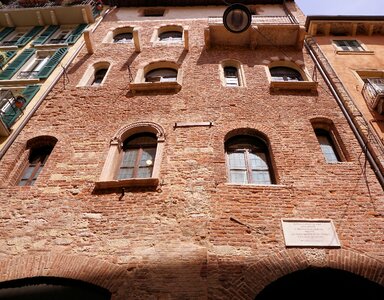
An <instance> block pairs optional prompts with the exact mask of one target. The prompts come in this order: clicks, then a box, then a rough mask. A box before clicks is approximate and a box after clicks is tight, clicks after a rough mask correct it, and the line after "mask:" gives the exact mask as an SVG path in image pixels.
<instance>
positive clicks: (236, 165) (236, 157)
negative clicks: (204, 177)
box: [228, 152, 246, 169]
mask: <svg viewBox="0 0 384 300" xmlns="http://www.w3.org/2000/svg"><path fill="white" fill-rule="evenodd" d="M228 160H229V168H230V169H245V168H246V167H245V156H244V153H242V152H232V153H228Z"/></svg>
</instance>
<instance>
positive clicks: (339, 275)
mask: <svg viewBox="0 0 384 300" xmlns="http://www.w3.org/2000/svg"><path fill="white" fill-rule="evenodd" d="M276 299H289V300H291V299H292V300H304V299H305V300H308V299H311V300H320V299H321V300H324V299H327V300H341V299H348V300H351V299H352V300H354V299H355V300H384V287H383V286H381V285H379V284H377V283H375V282H372V281H370V280H368V279H366V278H364V277H361V276H358V275H355V274H352V273H350V272H346V271H341V270H336V269H330V268H318V269H317V268H310V269H306V270H301V271H297V272H294V273H291V274H288V275H286V276H283V277H281V278H279V279H278V280H276V281H274V282H272V283H271V284H270V285H268V286H267V287H265V288H264V290H262V291H261V293H260V294H259V295H257V296H256V298H255V300H276Z"/></svg>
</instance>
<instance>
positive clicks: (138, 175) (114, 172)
mask: <svg viewBox="0 0 384 300" xmlns="http://www.w3.org/2000/svg"><path fill="white" fill-rule="evenodd" d="M164 142H165V133H164V130H163V128H162V127H161V126H160V125H158V124H156V123H152V122H137V123H133V124H130V125H127V126H124V127H123V128H121V129H120V130H119V131H118V132H117V133H116V134H115V135H114V136H113V138H112V139H111V142H110V145H109V150H108V154H107V158H106V160H105V163H104V167H103V169H102V172H101V175H100V178H99V181H98V182H96V188H97V189H102V188H116V187H129V186H157V185H158V183H159V175H160V165H161V159H162V153H163V149H164Z"/></svg>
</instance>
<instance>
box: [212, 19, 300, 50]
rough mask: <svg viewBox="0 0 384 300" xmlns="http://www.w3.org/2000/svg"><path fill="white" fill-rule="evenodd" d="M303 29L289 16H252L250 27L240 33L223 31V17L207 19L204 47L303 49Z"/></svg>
mask: <svg viewBox="0 0 384 300" xmlns="http://www.w3.org/2000/svg"><path fill="white" fill-rule="evenodd" d="M304 36H305V28H304V27H303V26H300V25H299V23H298V21H297V20H296V18H295V17H294V16H292V15H290V14H287V15H281V16H263V15H253V16H252V22H251V26H250V28H249V29H248V30H246V31H244V32H242V33H231V32H229V31H228V30H226V29H225V27H224V24H223V17H222V16H217V17H209V18H208V27H207V28H206V29H205V45H206V47H207V48H210V47H214V46H246V47H249V48H251V49H255V48H256V47H257V46H258V45H263V46H265V45H267V46H270V45H273V46H295V47H296V48H298V49H301V48H302V47H303V43H304Z"/></svg>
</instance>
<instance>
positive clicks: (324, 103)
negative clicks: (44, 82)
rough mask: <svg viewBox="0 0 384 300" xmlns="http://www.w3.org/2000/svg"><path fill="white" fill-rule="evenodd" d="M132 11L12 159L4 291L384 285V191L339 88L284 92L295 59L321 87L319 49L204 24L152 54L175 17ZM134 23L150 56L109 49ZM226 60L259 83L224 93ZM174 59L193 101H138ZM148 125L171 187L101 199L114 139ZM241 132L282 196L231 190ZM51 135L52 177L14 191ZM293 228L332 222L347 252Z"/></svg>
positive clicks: (217, 292) (64, 84) (73, 72)
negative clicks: (326, 147)
mask: <svg viewBox="0 0 384 300" xmlns="http://www.w3.org/2000/svg"><path fill="white" fill-rule="evenodd" d="M289 5H290V8H292V7H293V6H294V4H292V3H290V4H289ZM122 11H123V10H122ZM122 11H120V10H119V9H117V8H116V9H114V10H112V12H111V13H110V14H109V15H107V16H106V17H105V19H104V20H103V21H102V22H101V23H100V25H99V26H98V27H97V29H96V30H95V32H94V34H93V37H94V42H95V49H94V54H92V55H90V54H88V53H87V50H86V49H85V47H84V48H83V49H82V51H81V52H80V53H79V55H78V57H77V58H76V59H75V60H74V62H73V63H72V64H71V65H70V67H69V68H68V69H67V72H66V76H63V77H62V79H61V80H59V82H58V83H57V84H56V86H55V87H54V88H53V90H52V91H51V92H50V93H49V95H48V97H47V98H46V100H45V101H44V103H43V105H42V106H41V107H40V108H39V110H38V111H37V112H36V114H35V115H34V116H33V118H32V119H31V120H30V122H29V123H28V124H27V126H26V127H25V128H24V130H23V131H22V132H21V134H20V135H19V136H18V138H17V139H16V140H15V142H14V143H13V145H12V146H11V147H10V149H9V150H8V151H7V153H6V155H5V156H4V157H3V159H2V161H1V162H0V165H1V167H0V178H1V180H0V182H2V186H1V190H0V195H1V197H0V201H1V205H2V211H1V218H0V221H1V225H0V226H1V228H2V230H1V232H2V234H1V239H0V245H1V246H0V249H1V253H0V265H1V266H2V267H1V277H0V279H1V280H2V281H6V280H10V279H16V278H25V277H33V276H48V275H49V276H58V277H68V278H74V279H80V280H84V281H87V282H91V283H94V284H96V285H100V286H102V287H105V288H107V289H108V290H110V291H111V292H112V294H113V295H112V299H113V300H120V299H207V298H209V299H254V297H255V296H256V295H257V294H258V293H259V292H260V291H261V290H262V289H263V288H264V287H265V286H267V285H268V284H269V283H271V282H273V281H274V280H276V279H277V278H279V277H281V276H283V275H285V274H289V273H291V272H293V271H296V270H301V269H305V268H307V267H310V266H312V267H331V268H336V269H342V270H346V271H350V272H352V273H355V274H357V275H361V276H363V277H366V278H368V279H370V280H371V281H374V282H377V283H379V284H384V268H383V265H384V264H383V260H384V256H383V255H384V253H383V240H382V237H383V229H384V227H383V217H382V216H383V212H384V211H383V207H384V206H383V200H384V198H383V190H382V188H381V186H380V184H379V183H378V181H377V179H376V177H375V174H374V172H373V171H372V169H371V168H370V165H369V163H368V162H367V160H366V158H365V155H364V151H363V150H362V149H361V147H360V146H359V144H358V142H357V140H356V138H355V136H354V134H353V132H352V130H351V128H350V126H349V124H348V122H347V121H346V119H345V117H344V116H343V114H342V112H341V110H340V109H339V107H338V105H337V103H336V101H335V100H334V98H333V96H332V95H331V93H330V91H329V89H328V87H327V85H326V84H325V83H324V81H323V80H322V78H321V76H318V81H319V85H318V88H317V92H310V91H289V92H288V91H278V92H273V93H272V92H270V87H269V81H268V68H267V64H268V63H266V62H268V61H272V60H276V57H278V59H280V58H283V59H284V58H285V57H289V59H288V60H290V61H292V62H296V61H301V62H303V64H304V66H305V68H306V70H307V73H308V74H310V75H312V74H314V72H315V70H314V63H313V61H312V60H311V58H310V57H309V55H308V53H307V52H306V50H305V49H304V48H303V49H301V50H296V49H295V48H293V47H280V48H278V47H273V46H260V47H256V49H255V50H251V49H249V48H245V47H230V46H228V47H226V46H222V47H212V48H210V49H206V47H205V45H204V29H205V28H206V26H207V24H206V21H205V20H198V19H193V20H188V19H187V20H175V21H173V20H172V21H171V23H177V24H181V25H182V26H188V27H189V51H186V50H185V49H184V47H183V46H182V45H177V44H175V45H171V44H170V45H164V46H161V45H155V46H154V45H152V42H151V41H150V38H151V36H152V32H153V30H154V28H155V27H158V26H160V25H161V24H166V23H167V21H165V20H161V21H156V20H154V21H145V22H140V21H132V22H129V21H121V20H120V21H119V16H120V15H119V14H120V13H122ZM297 14H299V15H298V18H299V19H301V20H302V19H303V16H302V15H301V14H300V12H297ZM121 25H130V26H139V27H140V36H141V41H140V43H141V47H142V49H141V50H142V51H141V52H140V53H137V52H135V48H134V47H133V46H132V45H127V44H111V43H102V40H103V39H104V37H105V36H106V35H107V33H108V32H109V31H110V30H111V28H116V27H117V26H121ZM225 59H234V60H238V61H240V62H241V64H242V67H243V70H244V77H245V82H246V86H245V87H239V88H228V87H224V86H223V85H222V83H221V81H220V74H219V64H220V62H221V61H222V60H225ZM160 60H166V61H171V62H175V63H177V65H179V66H180V69H179V72H182V88H181V90H180V91H179V92H177V93H158V92H149V93H148V92H147V93H142V94H140V93H139V94H134V93H132V92H131V91H130V90H129V81H130V79H129V72H128V66H130V71H131V73H132V75H133V77H135V75H136V72H137V71H138V70H139V69H140V68H143V67H144V66H146V65H147V64H148V63H150V62H153V61H160ZM101 61H107V62H110V64H111V68H110V70H109V73H108V75H107V78H106V80H105V82H104V83H103V84H102V85H101V86H100V87H78V86H77V84H78V83H79V82H80V80H81V78H82V76H83V74H84V73H85V72H86V70H87V68H88V67H89V66H91V65H93V64H94V63H97V62H101ZM315 118H323V119H327V120H332V122H333V124H334V126H335V128H336V129H337V133H338V134H339V136H340V139H341V141H342V142H343V147H344V149H343V150H344V152H345V154H346V157H347V161H345V162H342V163H338V164H327V163H325V161H324V158H323V155H322V153H321V151H320V147H319V144H318V141H317V139H316V136H315V134H314V130H313V127H312V125H311V120H313V119H315ZM135 122H154V123H156V124H159V125H160V126H161V127H162V128H164V131H165V144H164V152H163V154H162V163H161V166H160V176H159V178H160V183H159V186H158V187H157V189H156V190H152V189H148V188H145V187H141V188H129V189H125V190H124V192H123V190H122V189H111V190H102V191H99V190H95V182H97V181H98V180H99V177H100V173H101V171H102V168H103V165H104V162H105V159H106V156H107V153H108V149H109V145H110V144H109V143H110V139H111V138H112V137H113V136H114V135H115V134H116V132H118V130H119V129H120V128H122V127H124V126H127V125H129V124H132V123H135ZM176 122H212V126H195V127H194V126H190V127H175V123H176ZM239 129H254V130H256V131H258V132H260V133H262V134H263V135H264V136H266V137H267V139H268V142H269V145H270V154H271V157H272V165H273V169H274V171H275V177H276V181H277V184H274V185H263V186H255V185H234V184H229V183H228V179H227V169H226V159H225V151H224V141H225V138H226V136H227V135H228V134H229V133H230V132H232V131H234V130H239ZM43 135H47V136H52V137H55V138H56V139H57V140H58V142H57V143H56V145H55V147H54V150H53V152H52V154H51V156H50V157H49V160H48V162H47V164H46V165H45V167H44V170H43V171H42V173H41V174H40V176H39V178H38V179H37V181H36V184H35V185H34V186H32V187H18V186H16V185H15V183H16V177H17V176H15V174H16V173H17V170H16V169H17V166H18V164H20V162H19V160H20V159H21V157H22V156H23V155H25V154H24V153H25V151H24V150H25V147H26V143H27V141H28V140H30V139H32V138H34V137H37V136H43ZM282 218H299V219H301V218H303V219H309V218H315V219H318V218H321V219H332V220H333V222H334V224H335V227H336V231H337V234H338V236H339V239H340V241H341V247H340V248H335V249H324V248H286V246H285V243H284V237H283V232H282V229H281V219H282ZM236 221H238V222H236ZM240 223H242V224H240Z"/></svg>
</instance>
